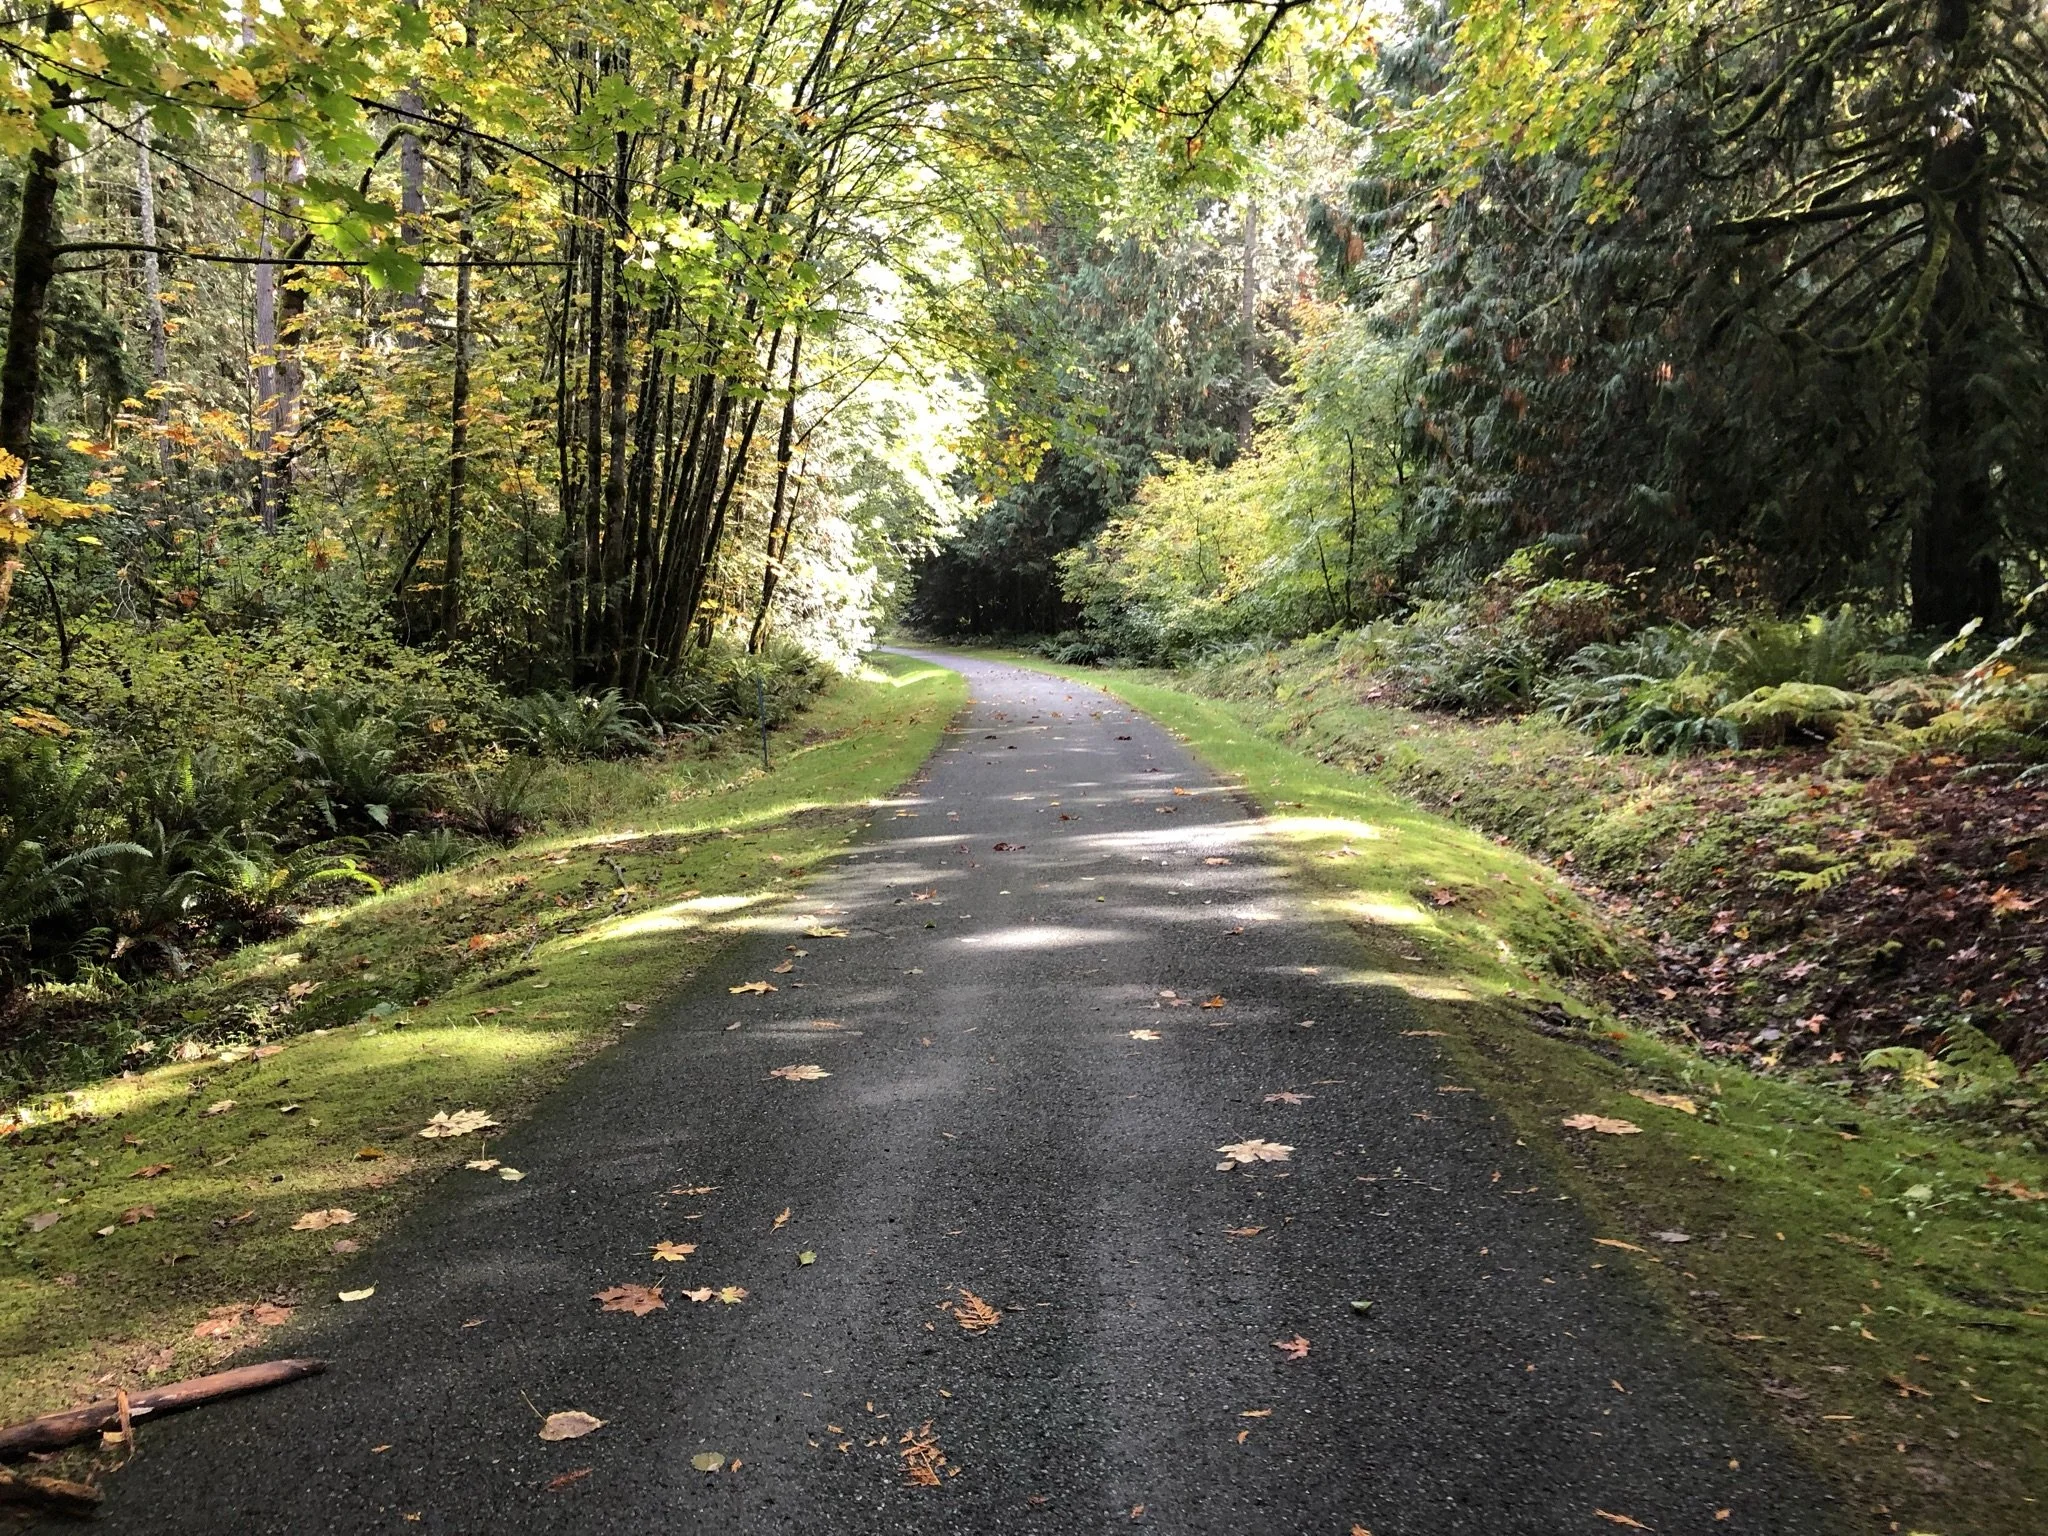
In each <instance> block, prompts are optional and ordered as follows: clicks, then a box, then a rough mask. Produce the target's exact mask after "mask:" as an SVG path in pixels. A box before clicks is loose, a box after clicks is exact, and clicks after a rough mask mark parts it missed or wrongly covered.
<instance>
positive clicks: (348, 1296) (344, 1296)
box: [335, 1285, 377, 1301]
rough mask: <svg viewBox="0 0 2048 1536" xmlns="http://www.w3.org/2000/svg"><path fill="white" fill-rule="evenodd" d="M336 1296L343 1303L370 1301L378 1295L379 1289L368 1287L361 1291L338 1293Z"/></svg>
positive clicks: (372, 1286)
mask: <svg viewBox="0 0 2048 1536" xmlns="http://www.w3.org/2000/svg"><path fill="white" fill-rule="evenodd" d="M335 1294H336V1295H337V1296H338V1297H339V1298H340V1299H341V1300H343V1301H368V1300H369V1299H370V1298H371V1297H372V1296H374V1295H376V1294H377V1287H375V1286H374V1285H366V1286H364V1287H363V1288H362V1289H361V1290H360V1291H337V1292H336V1293H335Z"/></svg>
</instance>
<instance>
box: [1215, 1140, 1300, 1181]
mask: <svg viewBox="0 0 2048 1536" xmlns="http://www.w3.org/2000/svg"><path fill="white" fill-rule="evenodd" d="M1216 1150H1217V1151H1218V1152H1221V1153H1222V1154H1223V1155H1224V1157H1226V1158H1227V1159H1229V1161H1227V1162H1221V1163H1218V1164H1217V1165H1216V1171H1217V1172H1218V1173H1227V1172H1228V1171H1229V1170H1230V1169H1232V1168H1236V1167H1240V1166H1242V1167H1250V1166H1251V1165H1252V1164H1253V1163H1284V1162H1288V1161H1290V1160H1291V1159H1292V1157H1293V1155H1294V1148H1292V1147H1290V1146H1288V1145H1286V1144H1285V1143H1283V1142H1278V1141H1264V1140H1261V1139H1258V1138H1254V1139H1252V1140H1250V1141H1233V1142H1230V1143H1229V1144H1227V1145H1225V1146H1221V1147H1218V1148H1217V1149H1216Z"/></svg>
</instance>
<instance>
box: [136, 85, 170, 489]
mask: <svg viewBox="0 0 2048 1536" xmlns="http://www.w3.org/2000/svg"><path fill="white" fill-rule="evenodd" d="M131 131H132V132H133V133H134V136H135V232H136V238H137V240H138V241H139V243H140V244H141V245H142V248H143V249H142V314H143V321H144V323H145V324H146V325H147V326H148V329H149V386H150V389H149V392H150V403H151V404H152V406H153V407H154V408H155V414H156V430H157V438H156V464H157V473H158V474H159V475H161V476H165V477H168V476H169V475H170V472H171V439H170V433H169V432H168V430H167V429H168V428H169V426H170V424H171V397H170V393H169V386H170V379H171V332H170V327H169V326H168V325H167V324H166V323H165V321H164V285H163V271H162V268H161V267H160V266H159V264H158V261H157V253H156V167H155V166H154V165H153V164H152V163H151V156H150V152H149V114H148V113H147V112H145V111H143V110H142V109H141V108H139V107H138V108H137V109H136V111H135V116H134V118H133V119H131Z"/></svg>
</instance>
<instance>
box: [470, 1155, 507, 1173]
mask: <svg viewBox="0 0 2048 1536" xmlns="http://www.w3.org/2000/svg"><path fill="white" fill-rule="evenodd" d="M462 1166H463V1167H465V1168H474V1169H475V1170H476V1171H477V1172H478V1173H489V1172H490V1171H491V1170H492V1169H493V1168H495V1167H497V1166H498V1160H497V1159H496V1158H495V1157H472V1158H471V1159H470V1160H469V1161H468V1162H466V1163H464V1164H463V1165H462Z"/></svg>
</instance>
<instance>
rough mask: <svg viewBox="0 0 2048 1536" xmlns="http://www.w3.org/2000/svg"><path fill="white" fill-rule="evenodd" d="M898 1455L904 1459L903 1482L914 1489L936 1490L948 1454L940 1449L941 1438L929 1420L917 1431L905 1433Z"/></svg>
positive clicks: (897, 1451) (898, 1448)
mask: <svg viewBox="0 0 2048 1536" xmlns="http://www.w3.org/2000/svg"><path fill="white" fill-rule="evenodd" d="M896 1454H897V1455H899V1456H901V1457H902V1458H903V1480H904V1482H906V1483H908V1484H909V1485H910V1486H911V1487H913V1488H936V1487H938V1486H939V1482H940V1478H939V1472H940V1470H941V1469H942V1468H943V1467H944V1466H945V1465H946V1454H945V1452H943V1451H941V1450H940V1449H939V1437H938V1435H937V1434H936V1433H935V1432H934V1431H933V1429H932V1424H931V1420H929V1419H927V1420H925V1422H924V1423H923V1424H920V1425H919V1426H918V1427H917V1428H916V1429H912V1430H906V1431H904V1434H903V1438H902V1439H901V1440H900V1441H898V1442H897V1450H896Z"/></svg>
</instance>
